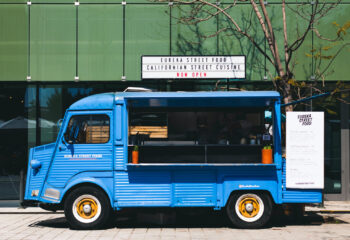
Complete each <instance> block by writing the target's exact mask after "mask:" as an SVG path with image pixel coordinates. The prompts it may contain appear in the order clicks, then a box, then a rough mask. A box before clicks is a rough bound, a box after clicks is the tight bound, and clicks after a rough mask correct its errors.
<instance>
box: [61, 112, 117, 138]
mask: <svg viewBox="0 0 350 240" xmlns="http://www.w3.org/2000/svg"><path fill="white" fill-rule="evenodd" d="M78 116H79V117H81V116H89V117H91V116H106V117H107V118H108V121H109V125H108V127H109V130H108V140H107V141H106V142H103V143H68V141H69V140H67V139H66V132H67V130H68V128H69V123H70V121H71V120H72V118H74V117H78ZM62 137H63V138H64V141H66V142H67V143H68V144H70V145H87V144H107V143H109V142H110V140H111V118H110V116H109V115H108V114H107V113H96V114H73V115H71V116H70V118H69V120H68V122H67V125H66V128H65V131H64V132H63V135H62Z"/></svg>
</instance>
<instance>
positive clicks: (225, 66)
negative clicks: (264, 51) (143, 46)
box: [142, 56, 245, 79]
mask: <svg viewBox="0 0 350 240" xmlns="http://www.w3.org/2000/svg"><path fill="white" fill-rule="evenodd" d="M176 78H179V79H186V78H188V79H207V78H209V79H222V78H233V79H244V78H245V56H142V79H176Z"/></svg>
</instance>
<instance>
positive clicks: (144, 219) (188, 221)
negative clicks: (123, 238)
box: [29, 209, 347, 228]
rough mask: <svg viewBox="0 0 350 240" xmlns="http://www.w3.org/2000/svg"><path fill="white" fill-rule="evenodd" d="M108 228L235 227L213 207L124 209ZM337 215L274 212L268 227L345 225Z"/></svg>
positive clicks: (56, 222) (58, 224)
mask: <svg viewBox="0 0 350 240" xmlns="http://www.w3.org/2000/svg"><path fill="white" fill-rule="evenodd" d="M112 219H113V220H112V221H111V223H110V224H109V226H107V227H106V228H225V227H232V226H231V225H230V223H229V222H228V220H227V218H226V216H225V212H224V211H213V210H202V209H201V210H188V209H185V210H183V209H182V210H180V211H174V210H170V211H169V210H164V211H162V210H152V209H147V210H144V209H142V210H140V209H133V210H131V211H129V210H123V211H121V212H120V213H118V214H117V215H116V216H115V217H114V218H112ZM344 223H347V222H344V221H342V220H340V219H338V218H337V217H336V216H329V215H327V216H325V215H322V214H320V213H315V212H307V213H306V214H305V215H304V216H299V217H296V216H285V215H283V214H280V213H275V214H274V216H273V217H272V219H271V220H270V222H269V224H268V225H267V226H266V227H265V228H271V227H284V226H290V225H303V226H311V225H322V224H344ZM29 226H30V227H36V228H44V227H48V228H69V226H68V223H67V221H66V219H65V218H64V217H57V218H50V219H48V220H43V221H38V222H35V223H32V224H30V225H29Z"/></svg>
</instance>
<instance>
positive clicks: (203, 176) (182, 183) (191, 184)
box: [174, 171, 216, 206]
mask: <svg viewBox="0 0 350 240" xmlns="http://www.w3.org/2000/svg"><path fill="white" fill-rule="evenodd" d="M215 203H216V175H215V173H214V172H203V171H186V172H174V205H181V206H214V205H215Z"/></svg>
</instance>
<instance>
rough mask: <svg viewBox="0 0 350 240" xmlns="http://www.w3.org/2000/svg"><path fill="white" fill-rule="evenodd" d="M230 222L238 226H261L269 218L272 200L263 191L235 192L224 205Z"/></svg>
mask: <svg viewBox="0 0 350 240" xmlns="http://www.w3.org/2000/svg"><path fill="white" fill-rule="evenodd" d="M226 213H227V216H228V218H229V220H230V221H231V223H232V224H233V225H234V226H235V227H238V228H261V227H263V226H264V225H265V224H266V223H267V222H268V221H269V220H270V218H271V214H272V200H271V197H270V195H269V194H267V193H265V192H235V193H233V194H231V196H230V199H229V200H228V203H227V205H226Z"/></svg>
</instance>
